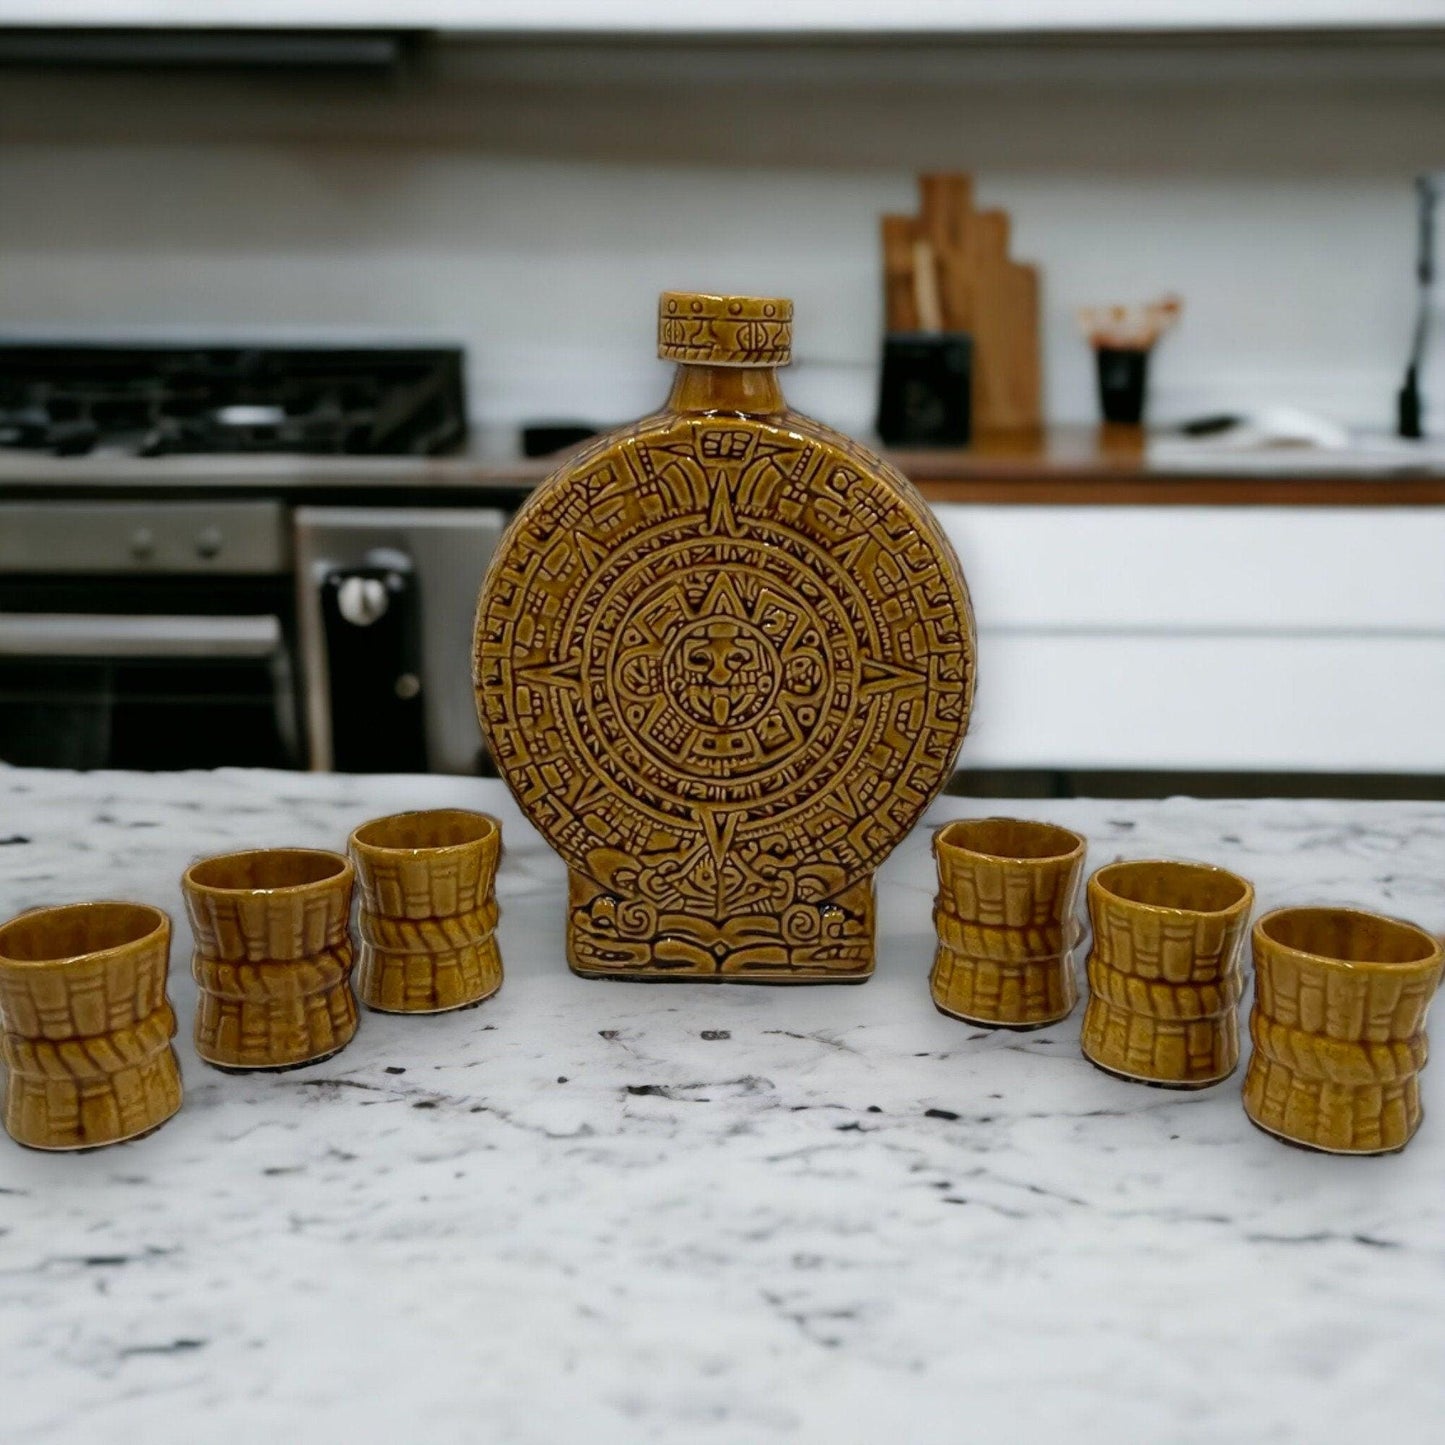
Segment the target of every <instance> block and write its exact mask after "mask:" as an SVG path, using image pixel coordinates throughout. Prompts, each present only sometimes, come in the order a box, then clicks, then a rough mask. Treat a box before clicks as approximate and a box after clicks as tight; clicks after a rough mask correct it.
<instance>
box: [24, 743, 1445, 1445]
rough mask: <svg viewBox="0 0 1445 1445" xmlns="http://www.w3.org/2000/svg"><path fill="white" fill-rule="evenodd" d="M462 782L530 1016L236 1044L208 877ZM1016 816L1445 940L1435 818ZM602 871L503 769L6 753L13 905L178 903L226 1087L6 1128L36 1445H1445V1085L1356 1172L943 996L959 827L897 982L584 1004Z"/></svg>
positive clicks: (1346, 809)
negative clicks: (197, 949)
mask: <svg viewBox="0 0 1445 1445" xmlns="http://www.w3.org/2000/svg"><path fill="white" fill-rule="evenodd" d="M442 803H446V804H456V805H462V806H472V807H481V808H485V809H488V810H490V811H494V812H497V813H499V814H500V815H501V816H502V818H503V820H504V837H505V840H506V844H507V851H506V856H505V859H504V863H503V867H502V872H501V876H500V882H499V893H500V898H501V902H502V909H503V913H502V923H501V935H500V936H501V940H502V948H503V954H504V957H505V963H506V970H507V982H506V985H505V987H504V988H503V990H502V992H501V993H500V994H499V995H498V996H497V997H496V998H495V999H493V1000H491V1001H490V1002H488V1003H487V1004H485V1005H484V1006H483V1007H482V1008H480V1009H477V1010H474V1011H469V1012H463V1013H459V1014H452V1015H442V1016H436V1017H430V1018H411V1019H409V1018H398V1017H391V1016H383V1015H377V1014H368V1015H364V1016H363V1020H362V1027H361V1030H360V1033H359V1034H358V1036H357V1038H356V1040H355V1042H354V1043H353V1044H352V1045H351V1047H350V1048H348V1049H347V1050H346V1051H345V1052H344V1053H343V1054H341V1055H339V1056H338V1057H336V1058H334V1059H332V1060H330V1061H328V1062H326V1063H324V1064H320V1065H317V1066H315V1067H313V1068H310V1069H303V1070H300V1071H297V1072H294V1073H288V1074H282V1075H276V1076H267V1075H250V1076H246V1077H231V1076H226V1075H222V1074H219V1073H216V1072H214V1071H212V1070H210V1069H208V1068H206V1067H204V1066H203V1065H201V1064H200V1063H199V1062H198V1061H197V1059H196V1057H195V1054H194V1052H193V1051H192V1050H191V1048H190V1045H189V1041H188V1039H187V1037H186V1030H187V1028H188V1023H189V1017H190V1014H191V1012H192V1010H193V1007H194V1001H195V986H194V984H193V983H192V981H191V978H190V974H189V970H188V967H187V962H188V957H189V947H190V940H189V937H188V935H187V931H186V927H185V924H184V920H183V916H182V910H181V905H180V896H179V891H178V887H177V879H178V877H179V874H180V872H181V870H182V868H183V866H184V865H185V864H186V863H187V862H188V861H190V860H191V859H193V858H195V857H197V856H199V855H201V854H203V853H206V852H213V851H221V850H224V849H229V848H234V847H242V846H256V845H265V844H274V843H294V844H308V845H313V846H331V847H339V846H343V844H344V840H345V837H346V835H347V833H348V831H349V830H350V829H351V828H352V827H353V826H354V825H355V824H356V823H357V822H359V821H361V820H363V819H365V818H367V817H370V816H373V815H375V814H379V813H384V812H388V811H391V810H393V809H397V808H401V807H421V806H430V805H434V804H442ZM981 810H982V809H981V807H980V805H979V804H978V803H976V802H974V801H972V800H964V799H944V800H942V802H940V804H939V805H938V806H937V807H935V809H934V811H933V814H932V815H931V819H930V821H934V822H936V821H939V820H941V819H944V818H948V817H954V816H961V815H964V814H965V813H968V812H979V811H981ZM988 810H989V811H999V812H1013V813H1016V814H1019V815H1026V816H1042V817H1048V818H1051V819H1054V820H1056V821H1058V822H1062V823H1065V824H1068V825H1069V826H1071V827H1075V828H1078V829H1081V830H1082V831H1083V832H1085V833H1086V834H1087V835H1088V836H1089V839H1090V844H1091V852H1090V862H1091V865H1098V864H1100V863H1102V862H1105V861H1108V860H1110V859H1112V858H1115V857H1118V856H1125V857H1129V856H1134V857H1137V856H1148V855H1155V854H1165V855H1173V856H1180V857H1194V858H1201V859H1207V860H1210V861H1214V862H1218V863H1222V864H1225V865H1226V866H1228V867H1231V868H1234V869H1237V870H1239V871H1241V872H1243V873H1245V874H1246V875H1247V876H1249V877H1250V878H1252V879H1253V880H1254V881H1255V883H1256V886H1257V889H1258V903H1259V906H1260V908H1261V909H1266V908H1270V907H1273V906H1276V905H1278V904H1280V903H1282V902H1285V901H1290V902H1307V901H1323V900H1330V901H1341V902H1353V903H1358V904H1362V905H1365V906H1372V907H1378V908H1383V909H1385V910H1387V911H1389V912H1393V913H1397V914H1401V915H1404V916H1407V917H1412V918H1414V919H1416V920H1417V921H1419V922H1420V923H1423V924H1424V925H1426V926H1427V927H1430V928H1432V929H1436V930H1439V929H1441V928H1445V806H1442V805H1438V804H1399V803H1382V804H1371V803H1322V802H1321V803H1306V802H1199V801H1190V800H1183V799H1175V800H1171V801H1166V802H1159V803H1138V802H1132V803H1119V802H1084V801H1077V802H1047V803H1036V802H1030V803H1018V804H998V805H989V808H988ZM562 880H563V872H562V868H561V865H560V863H559V862H558V861H557V859H556V858H555V857H554V856H553V855H552V854H551V853H550V852H549V851H548V850H547V849H546V848H545V846H544V845H543V844H542V843H541V842H540V840H539V839H538V838H537V837H536V835H535V834H534V833H532V832H531V830H530V829H529V828H527V827H526V825H525V824H523V823H522V821H521V819H520V817H519V816H518V814H517V812H516V810H515V808H514V807H513V806H512V805H511V802H510V800H509V799H507V798H506V797H505V795H504V793H503V791H502V789H501V786H500V784H497V783H493V782H486V781H481V780H464V779H454V778H356V777H328V776H300V775H295V774H279V773H276V774H271V773H247V772H239V771H223V772H218V773H214V774H182V775H169V776H140V775H130V774H120V773H109V774H107V773H95V774H90V775H75V774H67V773H42V772H28V771H21V770H6V769H3V768H0V913H3V914H4V915H6V916H8V915H9V914H11V913H13V912H15V911H16V910H18V909H21V908H24V907H28V906H31V905H34V904H42V903H55V902H62V901H70V900H74V899H80V898H86V897H128V898H136V899H143V900H146V901H149V902H153V903H157V904H159V905H161V906H162V907H165V908H167V909H168V910H170V911H171V912H172V914H173V916H174V917H175V918H176V923H177V927H176V941H175V948H174V954H173V968H172V995H173V998H174V1000H175V1002H176V1005H177V1008H178V1011H179V1012H180V1014H181V1017H182V1019H183V1027H182V1037H181V1038H180V1039H179V1040H178V1045H179V1048H180V1054H181V1063H182V1069H183V1071H184V1074H185V1082H186V1102H185V1107H184V1108H183V1109H182V1111H181V1113H180V1115H179V1116H177V1118H176V1119H174V1120H173V1121H172V1122H171V1123H170V1124H168V1125H167V1126H166V1127H165V1128H164V1129H162V1130H161V1131H160V1132H159V1133H157V1134H155V1135H153V1136H152V1137H150V1138H149V1139H146V1140H143V1141H140V1142H138V1143H135V1144H130V1145H125V1146H122V1147H119V1148H114V1149H109V1150H102V1151H98V1152H95V1153H92V1154H87V1155H79V1156H47V1155H41V1154H35V1153H31V1152H28V1151H26V1150H22V1149H20V1148H19V1147H17V1146H15V1145H14V1144H12V1143H10V1142H9V1141H8V1140H4V1139H0V1417H3V1418H0V1438H3V1440H5V1441H6V1442H7V1445H18V1442H21V1441H26V1442H28V1441H93V1440H97V1439H102V1438H107V1437H110V1438H116V1439H120V1438H126V1439H130V1440H136V1441H145V1442H147V1445H156V1442H168V1441H187V1442H191V1441H196V1440H204V1441H206V1442H207V1445H213V1442H217V1441H222V1442H225V1441H238V1442H239V1441H255V1440H258V1439H264V1438H267V1437H268V1436H274V1437H275V1438H283V1437H284V1438H293V1437H294V1438H300V1439H304V1440H306V1441H307V1442H309V1445H314V1442H330V1441H354V1442H370V1441H378V1442H380V1441H386V1442H396V1441H406V1442H421V1441H426V1442H429V1445H430V1442H438V1441H442V1442H445V1441H467V1442H472V1441H486V1442H507V1445H509V1442H524V1445H532V1442H538V1445H543V1442H545V1445H555V1442H561V1441H572V1440H577V1441H587V1442H588V1445H603V1442H613V1441H618V1442H633V1441H648V1442H651V1441H665V1442H669V1445H672V1442H678V1445H692V1442H702V1445H711V1442H747V1445H765V1442H768V1441H774V1440H778V1441H783V1440H786V1441H807V1442H813V1441H818V1442H823V1441H826V1442H829V1445H851V1442H859V1445H863V1442H867V1445H875V1442H879V1441H899V1442H914V1441H932V1440H962V1439H976V1440H1009V1441H1020V1440H1032V1439H1042V1438H1045V1437H1048V1438H1058V1439H1063V1440H1067V1441H1070V1442H1074V1445H1090V1442H1095V1441H1097V1442H1101V1445H1131V1442H1151V1445H1153V1442H1162V1441H1167V1442H1170V1445H1191V1442H1204V1441H1209V1442H1213V1441H1221V1442H1222V1441H1230V1442H1237V1441H1242V1440H1248V1441H1251V1442H1254V1441H1295V1440H1303V1439H1308V1440H1311V1441H1316V1442H1318V1441H1336V1440H1338V1441H1346V1440H1350V1441H1354V1440H1358V1439H1362V1438H1370V1439H1378V1440H1390V1441H1391V1442H1392V1445H1398V1442H1410V1441H1425V1440H1434V1439H1438V1438H1439V1429H1440V1426H1439V1420H1440V1418H1441V1412H1442V1411H1445V1370H1442V1368H1441V1365H1440V1356H1441V1351H1442V1348H1445V1309H1442V1306H1441V1299H1442V1290H1445V1068H1439V1067H1437V1068H1436V1069H1431V1070H1427V1071H1426V1073H1425V1075H1424V1079H1423V1087H1424V1093H1425V1096H1426V1107H1427V1111H1429V1112H1433V1113H1434V1116H1435V1117H1433V1118H1427V1119H1426V1122H1425V1125H1424V1128H1423V1130H1422V1132H1421V1134H1420V1136H1419V1137H1418V1139H1417V1140H1416V1141H1415V1143H1414V1144H1413V1145H1412V1146H1411V1147H1410V1149H1409V1150H1408V1151H1406V1152H1405V1153H1404V1154H1401V1155H1397V1156H1393V1157H1386V1158H1381V1159H1363V1160H1351V1159H1338V1158H1331V1157H1326V1156H1321V1155H1313V1154H1308V1153H1304V1152H1302V1151H1297V1150H1292V1149H1288V1148H1285V1147H1283V1146H1282V1145H1280V1144H1278V1143H1276V1142H1275V1141H1273V1140H1271V1139H1269V1138H1267V1137H1265V1136H1264V1135H1262V1134H1260V1133H1258V1132H1257V1131H1256V1130H1255V1129H1254V1128H1252V1127H1251V1126H1250V1124H1249V1123H1248V1122H1247V1121H1246V1119H1245V1117H1244V1114H1243V1112H1242V1110H1241V1108H1240V1102H1239V1075H1236V1076H1235V1078H1234V1079H1233V1080H1231V1081H1229V1082H1227V1083H1225V1084H1223V1085H1221V1086H1219V1087H1217V1088H1215V1089H1212V1090H1208V1091H1205V1092H1203V1093H1195V1094H1176V1093H1169V1092H1162V1091H1154V1090H1150V1089H1145V1088H1141V1087H1139V1086H1135V1085H1130V1084H1127V1083H1124V1082H1121V1081H1119V1080H1116V1079H1112V1078H1109V1077H1107V1076H1105V1075H1103V1074H1101V1073H1098V1072H1097V1071H1095V1070H1094V1069H1092V1068H1091V1067H1090V1066H1089V1065H1088V1064H1086V1063H1085V1062H1084V1060H1083V1058H1082V1057H1081V1055H1080V1053H1079V1050H1078V1030H1079V1011H1076V1012H1075V1014H1074V1016H1073V1017H1072V1018H1070V1019H1069V1020H1067V1021H1065V1022H1064V1023H1062V1024H1059V1025H1057V1026H1055V1027H1052V1028H1049V1029H1046V1030H1042V1031H1040V1032H1037V1033H1030V1034H1016V1033H1007V1032H986V1031H983V1030H980V1029H976V1028H973V1027H971V1026H969V1025H966V1024H961V1023H958V1022H956V1021H953V1020H949V1019H947V1018H944V1017H942V1016H941V1015H939V1014H938V1013H936V1012H935V1011H934V1009H933V1008H932V1006H931V1003H930V1000H929V995H928V988H927V972H928V966H929V962H930V957H931V949H932V929H931V924H930V919H929V908H930V899H931V895H932V892H933V888H934V881H933V870H932V863H931V860H930V858H929V856H928V852H927V834H926V832H925V830H923V829H920V830H919V831H918V832H917V833H916V834H915V835H914V836H913V838H911V839H910V840H909V842H908V843H907V844H906V845H905V846H904V847H903V848H901V849H900V850H899V851H898V852H897V853H896V854H895V855H894V857H893V858H892V859H890V861H889V862H888V864H887V865H886V867H885V868H884V870H883V872H882V874H881V875H880V880H879V895H880V924H881V926H880V948H879V967H878V974H877V977H876V978H875V979H874V980H873V981H872V982H870V983H868V984H867V985H866V986H864V987H862V988H808V989H779V988H746V987H735V988H718V987H710V986H705V985H678V986H673V987H656V988H649V987H643V986H639V985H632V984H619V983H610V982H586V981H583V980H581V979H577V978H574V977H573V976H572V975H571V974H569V973H568V972H567V970H566V967H565V965H564V963H563V953H562V924H563V918H562V909H561V906H560V905H561V898H562Z"/></svg>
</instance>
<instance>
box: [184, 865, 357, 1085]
mask: <svg viewBox="0 0 1445 1445" xmlns="http://www.w3.org/2000/svg"><path fill="white" fill-rule="evenodd" d="M354 876H355V875H354V870H353V869H352V866H351V860H350V859H349V858H345V857H343V856H342V855H341V854H340V853H328V852H324V851H322V850H321V849H313V848H262V849H258V850H256V851H255V852H249V853H228V854H223V855H222V856H220V857H217V858H205V859H203V860H202V861H201V862H199V863H193V864H192V865H191V866H190V867H189V868H188V869H187V870H186V872H185V875H184V877H183V878H182V879H181V891H182V892H183V893H184V894H185V898H186V911H187V912H188V913H189V914H190V918H191V930H192V932H193V933H194V934H195V938H196V952H195V956H194V959H193V962H192V972H193V973H194V974H195V978H196V982H197V983H198V984H200V986H201V996H200V1000H199V1002H198V1004H197V1007H196V1034H195V1039H196V1052H197V1053H198V1054H199V1055H200V1056H201V1057H202V1058H203V1059H204V1060H205V1061H206V1062H207V1063H208V1064H214V1065H216V1067H217V1068H221V1069H232V1070H250V1069H292V1068H297V1067H299V1066H300V1065H302V1064H314V1063H317V1062H319V1061H320V1060H321V1059H325V1058H329V1057H330V1056H331V1055H332V1054H334V1053H336V1052H338V1050H340V1049H343V1048H345V1047H346V1045H347V1044H348V1043H350V1042H351V1037H352V1035H353V1034H354V1033H355V1032H356V1022H357V1015H356V999H355V998H354V997H353V996H352V992H351V964H352V945H351V935H350V931H349V923H350V918H351V886H352V880H353V878H354Z"/></svg>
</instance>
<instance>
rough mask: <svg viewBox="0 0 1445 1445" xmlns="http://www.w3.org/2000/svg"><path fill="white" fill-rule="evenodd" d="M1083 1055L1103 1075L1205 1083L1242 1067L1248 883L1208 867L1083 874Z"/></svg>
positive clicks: (1169, 865)
mask: <svg viewBox="0 0 1445 1445" xmlns="http://www.w3.org/2000/svg"><path fill="white" fill-rule="evenodd" d="M1088 897H1089V918H1090V921H1091V922H1092V923H1093V926H1094V946H1093V951H1092V952H1091V953H1090V954H1089V964H1088V977H1089V1002H1088V1006H1087V1007H1086V1008H1085V1010H1084V1025H1083V1036H1082V1040H1081V1042H1082V1045H1083V1050H1084V1056H1085V1057H1086V1058H1087V1059H1088V1060H1089V1061H1090V1062H1091V1063H1093V1064H1097V1065H1098V1067H1099V1068H1101V1069H1103V1070H1104V1071H1105V1072H1106V1073H1110V1074H1117V1075H1119V1076H1120V1077H1121V1078H1125V1079H1137V1080H1139V1081H1140V1082H1141V1083H1146V1084H1158V1085H1162V1086H1164V1087H1166V1088H1175V1089H1202V1088H1205V1087H1207V1086H1208V1085H1210V1084H1217V1083H1219V1081H1220V1080H1221V1079H1227V1078H1228V1077H1229V1076H1230V1074H1232V1073H1233V1072H1234V1070H1235V1067H1236V1065H1237V1064H1238V1063H1239V1019H1238V1016H1237V1011H1238V1006H1239V999H1240V995H1241V992H1242V987H1243V985H1242V978H1241V974H1240V966H1239V956H1240V950H1241V947H1242V945H1243V942H1244V926H1245V923H1246V921H1247V920H1248V918H1249V910H1250V908H1251V906H1252V905H1253V902H1254V889H1253V888H1251V887H1250V885H1249V883H1248V882H1247V881H1246V880H1245V879H1243V878H1240V877H1239V876H1237V875H1236V874H1234V873H1229V872H1226V871H1225V869H1223V868H1214V867H1211V866H1210V865H1209V864H1207V863H1176V862H1169V861H1164V860H1151V861H1144V862H1134V863H1111V864H1109V865H1108V866H1107V867H1104V868H1100V869H1099V871H1098V872H1097V873H1095V874H1094V876H1093V877H1092V878H1090V879H1089V889H1088Z"/></svg>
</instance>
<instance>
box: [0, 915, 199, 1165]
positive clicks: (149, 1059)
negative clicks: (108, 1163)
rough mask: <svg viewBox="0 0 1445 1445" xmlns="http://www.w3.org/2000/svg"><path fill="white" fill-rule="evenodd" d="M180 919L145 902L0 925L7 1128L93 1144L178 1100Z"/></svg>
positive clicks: (60, 1142) (43, 1145) (112, 1138)
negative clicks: (175, 965) (175, 950)
mask: <svg viewBox="0 0 1445 1445" xmlns="http://www.w3.org/2000/svg"><path fill="white" fill-rule="evenodd" d="M170 953H171V920H170V919H169V918H168V917H167V916H166V915H165V914H164V913H162V912H161V910H160V909H159V908H152V907H150V906H149V905H148V904H144V903H74V904H70V905H68V906H66V907H63V908H37V909H32V910H31V911H30V912H28V913H22V914H20V916H19V917H17V918H12V919H11V920H10V922H9V923H7V924H5V926H4V927H3V928H0V1052H3V1056H4V1059H5V1063H6V1066H7V1068H8V1070H9V1075H10V1079H9V1086H8V1088H7V1090H6V1094H5V1128H6V1129H7V1130H8V1131H9V1134H10V1136H11V1138H13V1139H14V1140H16V1142H17V1143H20V1144H26V1145H28V1146H29V1147H30V1148H32V1149H93V1148H95V1147H97V1146H98V1145H101V1144H118V1143H120V1142H121V1140H123V1139H137V1138H139V1137H140V1136H141V1135H142V1134H149V1133H150V1132H151V1131H152V1130H153V1129H158V1128H159V1127H160V1126H161V1125H162V1124H164V1123H165V1122H166V1120H167V1119H169V1118H170V1117H171V1115H172V1114H174V1113H175V1112H176V1110H177V1109H179V1108H180V1107H181V1071H180V1066H179V1065H178V1064H177V1062H176V1054H175V1050H174V1049H173V1048H172V1047H171V1039H172V1037H173V1036H174V1034H175V1031H176V1015H175V1011H174V1010H173V1009H172V1008H171V1003H170V999H169V998H168V997H167V996H166V973H167V970H168V968H169V966H170Z"/></svg>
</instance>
